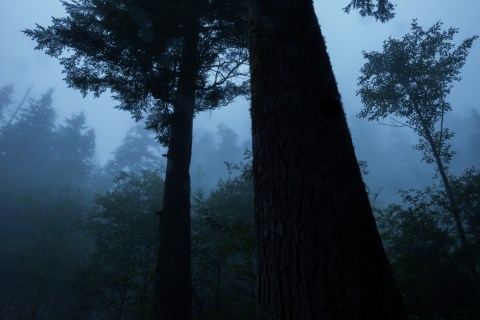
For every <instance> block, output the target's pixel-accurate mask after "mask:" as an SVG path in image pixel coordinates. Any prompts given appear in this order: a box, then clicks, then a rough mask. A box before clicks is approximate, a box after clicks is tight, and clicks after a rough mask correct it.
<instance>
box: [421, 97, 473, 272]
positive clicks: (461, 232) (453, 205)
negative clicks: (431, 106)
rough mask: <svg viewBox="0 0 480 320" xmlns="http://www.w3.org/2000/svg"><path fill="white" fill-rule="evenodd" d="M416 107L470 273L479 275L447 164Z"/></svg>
mask: <svg viewBox="0 0 480 320" xmlns="http://www.w3.org/2000/svg"><path fill="white" fill-rule="evenodd" d="M414 109H415V112H416V113H417V115H418V117H419V119H420V123H421V126H422V132H423V133H424V138H425V139H426V140H427V142H428V144H429V145H430V149H431V150H432V154H433V158H434V159H435V164H436V165H437V169H438V172H439V173H440V177H441V179H442V183H443V187H444V188H445V193H446V194H447V198H448V203H449V211H450V214H451V215H452V217H453V220H454V221H455V227H456V229H457V234H458V238H459V239H460V243H461V244H462V248H463V250H464V252H465V259H466V262H467V264H468V268H469V269H470V273H471V274H472V275H473V276H474V277H477V267H476V264H475V259H474V258H473V255H472V252H471V249H470V244H469V242H468V240H467V237H466V236H465V228H464V227H463V224H462V219H461V217H460V213H461V210H460V206H459V205H458V203H457V200H456V199H455V196H454V194H453V191H452V188H451V186H450V180H449V179H448V176H447V171H446V170H445V166H444V165H443V162H442V159H441V157H440V150H438V149H437V147H436V145H435V142H434V141H433V137H432V133H431V132H430V129H429V128H428V126H427V122H426V121H425V119H424V117H423V115H422V113H421V111H420V108H419V107H418V105H417V104H416V103H414Z"/></svg>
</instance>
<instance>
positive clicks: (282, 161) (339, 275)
mask: <svg viewBox="0 0 480 320" xmlns="http://www.w3.org/2000/svg"><path fill="white" fill-rule="evenodd" d="M249 10H250V12H249V16H250V17H249V37H250V38H249V39H250V68H251V86H252V87H251V89H252V109H251V112H252V134H253V170H254V182H255V219H256V221H255V222H256V230H257V240H258V246H259V247H258V268H259V270H258V271H259V277H258V312H259V319H261V320H264V319H295V320H303V319H305V320H312V319H329V320H330V319H365V320H367V319H368V320H375V319H379V320H380V319H381V320H385V319H389V320H392V319H407V316H406V311H405V308H404V305H403V302H402V299H401V297H400V295H399V292H398V290H397V287H396V285H395V282H394V279H393V275H392V270H391V267H390V265H389V263H388V261H387V258H386V255H385V252H384V250H383V247H382V243H381V239H380V236H379V234H378V231H377V228H376V224H375V220H374V218H373V214H372V210H371V208H370V204H369V201H368V197H367V193H366V191H365V186H364V184H363V181H362V178H361V174H360V170H359V167H358V163H357V160H356V157H355V154H354V148H353V144H352V140H351V137H350V133H349V130H348V127H347V123H346V120H345V115H344V112H343V109H342V105H341V102H340V95H339V93H338V89H337V84H336V82H335V78H334V75H333V71H332V68H331V65H330V61H329V58H328V55H327V51H326V47H325V43H324V40H323V37H322V35H321V32H320V27H319V25H318V22H317V19H316V16H315V13H314V9H313V5H312V1H311V0H250V4H249Z"/></svg>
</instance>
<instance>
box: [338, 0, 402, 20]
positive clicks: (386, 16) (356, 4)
mask: <svg viewBox="0 0 480 320" xmlns="http://www.w3.org/2000/svg"><path fill="white" fill-rule="evenodd" d="M376 2H377V4H376V5H375V4H374V3H373V1H372V0H351V2H350V4H349V5H348V6H346V7H345V8H343V10H344V11H345V12H346V13H350V10H352V9H354V10H358V11H359V12H360V14H361V15H362V17H365V16H372V17H374V18H375V20H380V21H381V22H386V21H388V20H390V19H392V18H393V17H395V13H394V9H395V5H394V4H393V3H391V2H390V1H388V0H376Z"/></svg>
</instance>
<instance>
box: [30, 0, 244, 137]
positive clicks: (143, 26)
mask: <svg viewBox="0 0 480 320" xmlns="http://www.w3.org/2000/svg"><path fill="white" fill-rule="evenodd" d="M62 3H63V5H64V7H65V9H66V12H67V16H66V17H62V18H52V24H51V25H50V26H48V27H44V26H40V25H38V24H37V25H36V28H35V29H27V30H25V31H24V32H25V34H27V35H28V36H29V37H31V38H32V39H34V40H35V41H36V42H37V47H36V49H38V50H44V51H45V52H46V54H48V55H50V56H52V57H55V58H58V59H59V60H60V63H61V65H62V66H63V68H64V73H65V75H66V77H65V80H66V82H67V84H68V85H69V86H70V87H73V88H75V89H78V90H80V91H81V92H82V93H83V94H84V95H86V94H87V93H88V92H92V93H93V94H94V96H99V95H100V94H102V93H104V92H105V91H111V92H112V94H113V97H114V99H116V100H117V101H118V106H117V107H118V108H120V109H123V110H127V111H129V112H130V113H131V114H132V115H133V117H134V118H135V119H136V120H139V119H141V118H143V117H144V116H146V118H147V119H146V120H147V126H148V127H149V128H150V129H153V130H154V131H156V132H157V134H158V135H159V138H160V139H161V140H162V141H163V142H165V141H164V140H165V136H167V135H168V126H169V123H170V122H169V121H170V118H171V117H170V116H171V112H172V105H173V103H174V101H175V98H176V96H175V93H176V92H177V86H178V77H179V63H180V57H181V50H182V45H183V41H184V33H185V30H186V25H187V23H188V21H190V20H191V19H192V17H193V18H194V19H198V20H199V22H200V38H199V48H198V49H199V50H198V51H199V55H198V60H197V61H196V62H197V65H198V69H199V72H198V74H197V79H196V111H201V110H205V109H213V108H217V107H219V106H224V105H226V104H228V103H229V102H230V101H232V100H233V99H234V98H235V97H237V96H238V95H243V94H246V93H247V91H248V90H247V89H248V86H247V82H246V81H243V80H245V79H240V80H238V79H236V80H235V79H234V78H235V77H238V76H240V78H242V77H241V76H244V75H245V73H246V70H243V71H242V68H241V67H242V66H243V65H244V64H245V63H246V61H247V52H246V35H245V34H246V31H245V30H246V27H245V25H246V17H245V4H244V3H243V2H242V1H196V2H194V1H187V0H184V1H173V0H139V1H130V0H122V1H108V0H73V1H68V2H67V1H64V2H62ZM243 69H244V68H243Z"/></svg>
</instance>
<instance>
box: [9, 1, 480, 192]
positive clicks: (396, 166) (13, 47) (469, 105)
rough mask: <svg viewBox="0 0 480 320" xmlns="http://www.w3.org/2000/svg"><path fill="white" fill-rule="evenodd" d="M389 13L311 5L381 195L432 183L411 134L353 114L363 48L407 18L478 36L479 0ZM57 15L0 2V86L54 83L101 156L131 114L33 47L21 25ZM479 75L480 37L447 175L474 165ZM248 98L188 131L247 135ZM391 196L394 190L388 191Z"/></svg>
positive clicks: (398, 30)
mask: <svg viewBox="0 0 480 320" xmlns="http://www.w3.org/2000/svg"><path fill="white" fill-rule="evenodd" d="M393 1H394V2H395V3H396V4H397V7H396V17H395V18H394V19H393V20H392V21H390V22H388V23H386V24H381V23H379V22H375V21H374V19H372V18H362V17H360V15H359V14H358V13H357V12H352V13H350V14H349V15H347V14H345V13H343V11H342V7H344V6H345V5H346V4H347V3H348V0H323V1H319V0H318V1H315V8H316V12H317V15H318V18H319V22H320V24H321V27H322V32H323V35H324V36H325V38H326V41H327V48H328V51H329V54H330V56H331V60H332V65H333V69H334V72H335V75H336V78H337V82H338V84H339V89H340V93H341V94H342V99H343V103H344V107H345V111H346V114H347V117H348V122H349V126H350V129H351V132H352V135H353V140H354V143H355V146H356V151H357V157H358V158H359V159H361V160H366V161H367V162H368V164H369V172H370V174H369V176H368V178H367V182H368V183H369V184H370V185H371V187H372V189H374V190H376V189H378V188H380V187H383V190H384V191H382V194H383V195H385V196H384V198H385V200H389V197H390V196H389V194H394V193H395V192H396V191H397V190H398V189H399V188H410V187H416V186H424V185H428V184H430V183H431V176H432V170H431V168H430V167H427V166H425V165H419V164H418V161H419V159H420V155H419V154H418V152H416V151H414V150H413V149H412V148H411V145H413V144H415V143H416V141H417V140H416V138H415V136H413V135H412V133H411V132H410V131H408V130H407V129H406V128H402V129H400V128H390V127H386V126H381V125H378V124H376V123H373V122H368V121H366V120H365V119H356V118H355V115H356V114H357V113H358V112H359V110H360V108H361V102H360V98H359V97H357V96H356V94H355V92H356V91H357V78H358V76H359V75H360V73H359V70H360V68H361V67H362V65H363V64H364V62H365V61H364V60H363V57H362V51H364V50H365V51H372V50H381V47H382V42H383V41H384V40H386V39H387V38H388V37H389V36H391V37H393V38H400V37H402V36H403V35H404V34H405V33H408V32H410V23H411V21H412V19H414V18H417V19H418V23H419V24H420V25H421V26H422V27H423V28H428V27H430V26H432V25H433V24H434V23H435V22H436V21H438V20H441V21H443V23H444V28H449V27H456V28H459V29H460V32H459V34H458V35H457V36H456V38H455V39H456V41H457V42H461V41H462V40H463V39H465V38H466V37H469V36H472V35H475V34H480V20H479V19H478V17H479V15H478V13H479V12H480V1H478V0H459V1H452V0H393ZM62 15H64V10H63V7H62V6H61V4H60V1H58V0H0V17H1V19H0V41H1V47H0V86H3V85H6V84H10V83H12V84H14V86H15V93H16V95H15V100H19V99H20V97H21V96H22V95H23V94H24V92H25V91H26V89H27V88H28V87H29V86H30V85H33V86H34V88H33V96H35V97H38V96H40V95H41V94H42V93H43V92H45V91H46V90H47V89H48V88H51V87H53V88H55V92H54V96H53V99H54V105H53V107H54V108H55V109H57V110H58V115H59V120H60V121H62V120H63V119H64V118H66V117H69V116H70V115H71V114H72V113H78V112H80V111H82V110H83V111H85V114H86V116H87V123H88V125H89V126H91V127H93V128H94V129H95V131H96V136H97V141H96V142H97V154H98V160H99V161H100V162H105V161H106V160H107V159H108V158H109V157H110V154H111V152H112V151H113V150H114V149H115V148H116V147H117V145H118V144H119V143H120V142H121V140H122V139H123V137H124V134H125V132H126V130H127V129H128V128H129V127H130V126H132V125H133V120H131V118H130V114H129V113H127V112H125V111H119V110H116V109H114V108H113V106H114V105H115V103H114V102H113V101H112V100H111V99H110V98H109V97H108V95H107V94H105V95H103V96H102V97H101V98H100V99H93V98H92V97H91V96H88V97H87V98H86V99H83V98H82V96H81V94H80V93H79V92H78V91H75V90H72V89H68V88H67V87H66V85H65V83H64V82H63V81H62V78H63V75H62V73H61V68H60V66H59V63H58V61H57V60H56V59H52V58H50V57H48V56H46V55H45V54H44V53H43V52H40V51H34V50H33V49H34V46H35V43H34V42H33V41H32V40H30V39H29V38H27V37H26V36H25V35H24V34H23V33H21V32H20V30H23V29H25V28H34V27H35V23H38V24H40V25H43V26H47V25H49V24H50V19H51V17H52V16H55V17H58V16H62ZM479 74H480V41H478V40H477V41H476V42H475V43H474V45H473V47H472V49H471V50H470V54H469V56H468V58H467V63H466V64H465V66H464V68H463V72H462V78H463V80H462V82H460V83H456V84H455V87H454V89H453V90H452V93H451V94H450V96H449V98H448V100H449V102H450V103H451V105H452V108H453V112H452V113H451V115H449V117H448V118H447V119H446V126H447V127H450V128H451V129H452V130H453V131H455V132H456V138H455V139H454V140H453V145H454V149H455V150H457V151H458V154H457V156H456V158H455V160H454V162H453V163H452V171H453V173H456V174H458V173H460V172H461V171H463V169H465V168H466V167H467V166H471V165H474V164H475V165H477V166H478V165H480V156H479V154H478V153H479V152H478V151H476V150H472V145H473V144H472V143H471V137H472V135H473V131H472V130H473V122H472V120H471V112H472V111H471V110H472V109H476V110H480V104H479V103H478V97H477V94H478V90H479V89H480V86H479ZM248 108H249V106H248V103H247V102H246V101H244V100H241V101H239V102H237V103H234V104H232V105H230V106H228V107H226V108H223V109H222V110H218V111H213V112H206V113H204V114H201V115H199V116H197V117H196V119H195V128H196V129H195V130H196V132H202V131H203V130H207V131H210V132H215V131H216V129H217V124H218V123H225V124H226V125H227V126H228V127H231V128H232V129H234V130H235V131H236V132H237V133H238V134H239V136H240V139H241V140H249V139H250V119H249V118H250V116H249V113H248ZM392 197H393V196H392Z"/></svg>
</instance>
